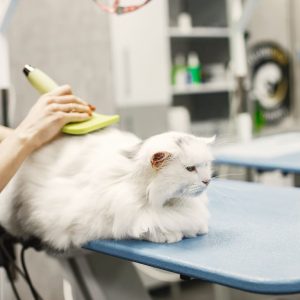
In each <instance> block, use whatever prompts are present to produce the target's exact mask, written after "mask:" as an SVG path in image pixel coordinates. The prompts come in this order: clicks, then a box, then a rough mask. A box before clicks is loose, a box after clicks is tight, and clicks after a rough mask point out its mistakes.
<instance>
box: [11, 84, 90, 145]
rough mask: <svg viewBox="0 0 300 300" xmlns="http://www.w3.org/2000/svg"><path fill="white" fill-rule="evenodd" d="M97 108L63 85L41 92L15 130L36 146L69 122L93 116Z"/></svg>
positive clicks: (54, 134)
mask: <svg viewBox="0 0 300 300" xmlns="http://www.w3.org/2000/svg"><path fill="white" fill-rule="evenodd" d="M93 110H95V107H94V106H92V105H89V104H88V103H87V102H85V101H83V100H81V99H79V98H78V97H76V96H74V95H73V94H72V90H71V88H70V86H68V85H63V86H60V87H58V88H56V89H55V90H53V91H52V92H50V93H47V94H44V95H43V96H41V97H40V98H39V100H38V101H37V103H36V104H35V105H34V106H33V107H32V109H31V110H30V112H29V114H28V115H27V116H26V118H25V119H24V121H23V122H22V123H21V124H20V125H19V126H18V127H17V129H16V131H15V132H16V133H17V134H19V135H20V136H21V137H22V138H25V139H26V141H28V143H29V145H30V147H32V150H35V149H37V148H39V147H40V146H42V145H43V144H45V143H47V142H49V141H50V140H52V139H53V138H54V137H55V136H57V135H58V134H59V133H60V131H61V128H62V127H63V126H64V125H65V124H67V123H70V122H80V121H85V120H87V119H89V118H90V117H91V116H92V111H93Z"/></svg>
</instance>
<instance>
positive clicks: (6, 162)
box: [0, 132, 33, 192]
mask: <svg viewBox="0 0 300 300" xmlns="http://www.w3.org/2000/svg"><path fill="white" fill-rule="evenodd" d="M32 151H33V147H32V145H31V143H30V138H29V137H27V136H25V135H21V134H20V133H18V132H14V133H12V134H10V135H9V136H7V138H5V139H4V140H3V142H2V143H1V144H0V158H1V159H0V192H1V191H2V190H3V188H4V187H5V186H6V185H7V184H8V182H9V181H10V180H11V178H12V177H13V176H14V175H15V173H16V172H17V170H18V169H19V167H20V166H21V164H22V163H23V162H24V160H25V159H26V158H27V157H28V155H30V153H31V152H32Z"/></svg>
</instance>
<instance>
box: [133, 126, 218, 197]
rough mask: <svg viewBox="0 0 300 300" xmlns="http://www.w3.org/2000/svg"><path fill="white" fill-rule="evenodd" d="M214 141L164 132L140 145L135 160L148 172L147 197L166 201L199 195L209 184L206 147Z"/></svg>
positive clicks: (209, 158)
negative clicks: (159, 195) (162, 198)
mask: <svg viewBox="0 0 300 300" xmlns="http://www.w3.org/2000/svg"><path fill="white" fill-rule="evenodd" d="M214 139H215V137H212V138H199V137H196V136H193V135H190V134H185V133H178V132H168V133H164V134H160V135H156V136H153V137H151V138H149V139H147V140H146V141H144V142H143V144H142V145H141V146H140V149H139V151H138V160H139V162H140V163H142V164H143V166H144V169H147V170H148V172H147V173H148V174H149V182H150V183H149V186H148V193H150V195H151V193H152V194H154V193H156V192H157V193H161V194H164V195H165V198H166V200H168V199H172V198H188V197H195V196H198V195H200V194H201V193H202V192H203V191H204V190H205V189H206V188H207V186H208V184H209V182H210V180H211V175H212V174H211V173H212V171H211V162H212V160H213V155H212V153H211V151H210V148H209V146H208V145H209V144H211V143H212V142H213V141H214ZM157 198H159V197H157ZM151 201H155V197H154V199H152V200H151ZM158 201H161V200H158Z"/></svg>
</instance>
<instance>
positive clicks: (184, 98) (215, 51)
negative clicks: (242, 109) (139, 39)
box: [168, 0, 236, 134]
mask: <svg viewBox="0 0 300 300" xmlns="http://www.w3.org/2000/svg"><path fill="white" fill-rule="evenodd" d="M173 1H174V0H169V1H168V3H169V6H168V10H169V27H168V38H169V45H170V49H169V51H170V61H171V63H172V62H173V61H174V58H175V56H176V55H177V54H183V55H184V56H187V55H188V53H189V52H197V53H198V56H199V59H200V61H201V63H202V68H203V69H204V70H205V68H206V66H208V65H212V64H215V63H216V64H222V65H224V69H225V65H227V63H228V62H229V61H230V30H229V28H228V27H227V26H228V24H227V15H226V5H227V2H226V1H225V0H218V1H217V2H218V3H212V2H206V1H199V2H197V3H196V1H195V2H193V1H190V0H176V1H174V2H173ZM176 3H177V7H176ZM204 6H205V8H204ZM201 7H202V9H201ZM220 7H222V8H223V9H222V10H220ZM204 11H205V12H207V11H208V14H214V16H215V17H214V18H213V19H214V20H222V21H221V22H212V23H210V20H206V21H205V20H204V18H205V16H204V15H203V14H202V12H204ZM181 12H186V13H188V14H189V15H190V16H191V18H192V23H193V24H192V25H193V27H191V28H190V29H189V28H180V27H178V22H177V20H178V16H179V14H180V13H181ZM201 14H202V15H201ZM211 75H212V78H207V79H206V78H204V82H203V83H200V84H198V85H189V84H187V85H184V86H176V85H171V97H172V105H174V106H185V107H186V108H187V109H188V110H189V111H190V115H191V119H192V129H193V128H200V127H201V126H199V122H200V123H201V122H203V123H206V124H207V123H209V122H211V123H214V124H216V121H215V119H214V120H213V119H211V116H212V113H211V112H212V111H213V112H214V114H215V115H216V118H219V119H220V122H224V121H225V122H226V121H227V120H228V117H229V114H230V107H229V106H230V99H231V96H232V94H233V92H234V91H235V88H236V86H235V83H234V80H233V76H232V74H231V72H230V71H228V70H226V71H225V70H224V78H223V77H220V75H219V74H218V75H214V74H211ZM208 80H209V81H208ZM198 110H199V113H197V112H198ZM205 110H207V111H208V113H207V114H205V113H203V111H205ZM197 118H198V119H197ZM193 124H197V126H193ZM223 127H224V126H223ZM193 133H195V134H198V132H195V131H194V132H193Z"/></svg>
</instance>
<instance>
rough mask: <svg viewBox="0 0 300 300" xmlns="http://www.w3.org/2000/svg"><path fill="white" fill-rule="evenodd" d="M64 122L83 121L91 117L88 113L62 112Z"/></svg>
mask: <svg viewBox="0 0 300 300" xmlns="http://www.w3.org/2000/svg"><path fill="white" fill-rule="evenodd" d="M62 115H63V120H64V124H67V123H71V122H82V121H85V120H88V119H90V118H91V116H90V115H89V114H88V113H78V112H71V113H65V112H64V113H62Z"/></svg>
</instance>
